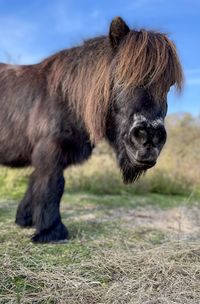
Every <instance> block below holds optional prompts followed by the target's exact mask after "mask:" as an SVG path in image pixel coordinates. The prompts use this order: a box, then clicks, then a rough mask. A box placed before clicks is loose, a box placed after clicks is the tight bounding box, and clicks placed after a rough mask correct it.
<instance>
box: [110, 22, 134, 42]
mask: <svg viewBox="0 0 200 304" xmlns="http://www.w3.org/2000/svg"><path fill="white" fill-rule="evenodd" d="M129 32H130V29H129V27H128V25H127V24H126V23H125V22H124V20H123V19H122V18H121V17H116V18H115V19H113V20H112V22H111V24H110V32H109V37H110V42H111V45H112V47H113V48H116V47H117V46H118V45H119V43H120V41H121V40H122V39H123V38H124V36H126V35H127V34H128V33H129Z"/></svg>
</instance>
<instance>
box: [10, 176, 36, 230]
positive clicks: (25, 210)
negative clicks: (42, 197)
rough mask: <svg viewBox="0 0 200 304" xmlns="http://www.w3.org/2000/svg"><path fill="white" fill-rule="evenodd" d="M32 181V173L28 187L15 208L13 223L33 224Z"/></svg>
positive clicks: (27, 225) (24, 225)
mask: <svg viewBox="0 0 200 304" xmlns="http://www.w3.org/2000/svg"><path fill="white" fill-rule="evenodd" d="M33 183H34V176H33V174H32V175H31V176H30V180H29V186H28V189H27V191H26V193H25V195H24V197H23V199H22V200H21V202H20V204H19V206H18V208H17V214H16V220H15V223H16V224H18V225H19V226H21V227H31V226H32V225H33V219H32V216H33Z"/></svg>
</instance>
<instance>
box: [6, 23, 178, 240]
mask: <svg viewBox="0 0 200 304" xmlns="http://www.w3.org/2000/svg"><path fill="white" fill-rule="evenodd" d="M172 85H175V86H177V88H178V89H181V86H182V70H181V65H180V63H179V60H178V56H177V53H176V49H175V46H174V44H173V43H172V42H171V41H170V40H169V39H168V38H167V36H166V35H164V34H161V33H154V32H151V31H146V30H141V31H130V30H129V28H128V26H127V25H126V24H125V23H124V21H123V20H122V19H121V18H116V19H114V20H113V22H112V23H111V27H110V34H109V36H105V37H104V36H103V37H98V38H95V39H91V40H88V41H86V42H85V43H84V44H83V45H82V46H78V47H75V48H71V49H67V50H64V51H61V52H59V53H57V54H55V55H53V56H51V57H49V58H47V59H45V60H44V61H43V62H41V63H39V64H36V65H29V66H12V65H6V64H0V91H1V96H0V106H1V111H0V163H1V164H3V165H7V166H13V167H22V166H26V165H32V166H34V167H35V171H34V173H33V174H32V177H31V179H30V184H29V188H28V191H27V193H26V194H25V196H24V198H23V200H22V202H21V204H20V205H19V208H18V212H17V217H16V222H17V223H18V224H19V225H21V226H29V225H35V226H36V234H35V236H34V237H33V240H34V241H38V242H48V241H57V240H61V239H64V238H66V237H67V230H66V228H65V227H64V225H63V224H62V223H61V219H60V214H59V204H60V198H61V196H62V193H63V189H64V178H63V169H65V168H66V167H68V166H69V165H70V164H75V163H80V162H82V161H84V160H86V159H87V158H88V157H89V156H90V155H91V152H92V149H93V144H96V143H97V142H99V140H101V139H102V138H107V139H108V141H109V142H110V143H111V145H112V146H113V147H114V149H115V150H116V153H117V155H120V153H122V151H123V155H122V157H121V156H120V157H119V164H120V167H121V169H122V172H123V171H124V172H125V173H124V175H126V178H124V179H125V180H126V179H127V180H128V181H132V180H134V176H137V175H138V176H139V175H140V174H141V172H142V171H141V170H140V169H138V168H136V167H134V166H131V165H130V162H127V160H126V156H125V155H126V154H125V152H124V147H122V140H121V139H122V137H121V136H125V135H124V134H125V133H126V132H125V131H124V132H123V134H121V133H120V132H122V131H120V130H122V129H123V128H126V130H128V129H127V128H128V125H130V123H129V120H128V119H129V117H131V116H130V115H131V114H130V115H129V114H128V113H129V112H130V111H132V110H131V107H132V106H131V107H130V105H131V100H132V104H133V105H134V107H135V112H134V113H140V112H141V113H143V112H142V111H143V110H142V109H145V107H147V108H148V109H151V111H152V117H151V119H155V118H156V117H158V116H159V117H161V116H162V117H164V116H165V115H166V110H163V109H165V106H166V95H167V92H168V90H169V88H170V86H172ZM139 96H140V97H139ZM148 96H151V98H150V97H148ZM121 97H123V98H122V101H121V102H119V100H120V98H121ZM139 98H140V100H141V102H140V103H138V105H137V102H138V101H137V102H136V99H137V100H139ZM148 98H149V103H147V99H148ZM126 100H127V102H126V103H125V101H126ZM134 100H135V102H134V103H133V101H134ZM144 100H145V101H144ZM143 103H145V106H144V107H143V106H142V104H143ZM116 108H118V109H117V110H116ZM126 108H127V109H126ZM140 108H141V109H140ZM125 109H126V115H125V114H122V113H124V111H125ZM120 111H121V112H120ZM119 113H121V114H119ZM131 113H132V112H131ZM124 115H125V116H124ZM132 115H133V114H132ZM126 117H127V119H126ZM149 119H150V118H149ZM124 130H125V129H124ZM127 134H128V131H127ZM120 138H121V139H120ZM163 144H164V142H163V143H162V145H163ZM162 145H161V146H162ZM161 146H160V148H159V149H161Z"/></svg>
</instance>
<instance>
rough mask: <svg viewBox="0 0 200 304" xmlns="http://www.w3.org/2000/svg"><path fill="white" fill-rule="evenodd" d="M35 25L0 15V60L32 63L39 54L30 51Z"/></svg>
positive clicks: (36, 59) (34, 38) (34, 35)
mask: <svg viewBox="0 0 200 304" xmlns="http://www.w3.org/2000/svg"><path fill="white" fill-rule="evenodd" d="M37 31H38V29H37V27H36V25H35V24H32V23H31V22H25V21H22V20H20V19H16V18H15V17H12V16H6V17H2V16H0V51H1V52H0V61H7V62H8V61H10V62H13V63H23V64H28V63H34V62H37V61H38V60H39V58H40V54H38V53H37V52H35V51H34V52H32V51H31V48H32V46H33V44H34V41H36V39H37V38H36V37H37Z"/></svg>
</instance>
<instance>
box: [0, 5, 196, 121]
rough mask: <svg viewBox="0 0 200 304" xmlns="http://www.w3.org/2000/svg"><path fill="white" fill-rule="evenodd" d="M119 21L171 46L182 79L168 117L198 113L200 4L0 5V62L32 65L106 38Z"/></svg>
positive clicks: (171, 95)
mask: <svg viewBox="0 0 200 304" xmlns="http://www.w3.org/2000/svg"><path fill="white" fill-rule="evenodd" d="M115 16H122V17H123V18H124V19H125V20H126V21H127V23H128V24H129V26H130V27H132V28H136V29H138V28H148V29H154V30H160V31H164V32H166V33H168V34H169V36H170V37H171V38H172V39H173V40H174V41H175V43H176V45H177V48H178V52H179V54H180V58H181V61H182V64H183V67H184V73H185V89H184V92H183V93H182V95H181V96H177V95H176V94H174V93H173V92H171V93H170V94H169V112H183V111H188V112H191V113H192V114H194V115H197V114H199V113H200V106H199V105H200V1H199V0H168V1H167V0H119V1H117V0H110V1H109V0H107V1H106V0H102V1H97V0H96V1H95V0H76V1H73V0H34V1H33V0H32V1H28V0H0V61H2V62H12V63H21V64H29V63H36V62H39V61H40V60H42V59H43V58H45V57H47V56H49V55H50V54H53V53H54V52H56V51H58V50H60V49H63V48H67V47H70V46H73V45H77V44H79V43H80V42H81V41H83V40H84V39H87V38H89V37H93V36H95V35H101V34H106V33H107V32H108V27H109V23H110V21H111V19H112V18H113V17H115Z"/></svg>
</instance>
